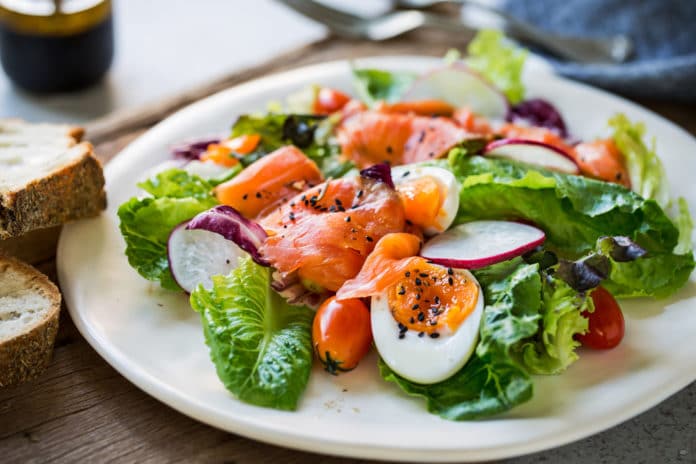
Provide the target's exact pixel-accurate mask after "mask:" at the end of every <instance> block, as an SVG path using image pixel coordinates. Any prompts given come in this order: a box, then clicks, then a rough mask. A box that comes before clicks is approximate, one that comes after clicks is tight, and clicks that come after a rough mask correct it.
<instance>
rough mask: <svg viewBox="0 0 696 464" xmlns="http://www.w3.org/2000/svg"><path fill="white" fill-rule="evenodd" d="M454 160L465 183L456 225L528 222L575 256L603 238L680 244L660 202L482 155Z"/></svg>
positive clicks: (649, 245)
mask: <svg viewBox="0 0 696 464" xmlns="http://www.w3.org/2000/svg"><path fill="white" fill-rule="evenodd" d="M449 162H450V166H451V169H452V171H453V172H454V174H455V175H456V176H457V178H458V179H459V180H460V182H461V185H462V187H461V191H460V202H459V212H458V214H457V218H456V222H457V223H462V222H467V221H472V220H478V219H525V220H529V221H532V222H534V223H535V224H537V225H538V226H539V227H541V228H542V229H543V230H544V231H545V232H546V238H547V242H546V243H547V245H549V246H550V247H551V248H552V249H554V250H555V251H558V252H560V253H561V255H562V256H564V257H570V258H575V257H578V256H580V255H582V254H583V253H587V252H589V251H590V250H592V249H593V248H594V245H595V243H596V241H597V239H598V238H599V237H602V236H615V235H621V236H628V237H629V238H631V239H632V240H634V241H635V242H637V243H638V244H639V245H641V246H642V247H643V248H645V249H646V250H648V252H655V253H671V252H672V250H673V249H674V247H675V245H676V244H677V240H678V237H679V231H678V230H677V228H676V227H675V226H674V224H673V223H672V221H671V220H670V219H669V218H668V217H667V216H666V215H665V213H664V211H663V210H662V209H661V208H660V207H659V206H658V205H657V203H656V202H655V201H654V200H644V199H643V198H641V197H640V196H639V195H637V194H636V193H634V192H631V191H630V190H628V189H626V188H624V187H622V186H620V185H617V184H611V183H607V182H602V181H597V180H593V179H589V178H586V177H580V176H572V175H567V174H561V173H556V172H550V171H544V170H541V169H533V168H529V167H527V166H524V165H522V164H519V163H515V162H512V161H507V160H502V159H490V158H486V157H482V156H452V157H450V158H449Z"/></svg>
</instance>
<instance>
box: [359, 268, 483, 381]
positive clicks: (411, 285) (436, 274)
mask: <svg viewBox="0 0 696 464" xmlns="http://www.w3.org/2000/svg"><path fill="white" fill-rule="evenodd" d="M483 305H484V301H483V294H482V291H481V287H480V285H479V283H478V281H477V280H476V278H474V276H473V275H472V274H471V273H470V272H469V271H467V270H464V269H451V268H447V267H444V266H440V265H438V264H432V263H429V262H427V261H426V260H425V259H419V260H415V261H414V264H413V265H412V266H410V267H409V270H408V271H406V272H404V273H403V275H402V277H401V279H400V280H399V282H397V283H396V284H395V285H393V286H391V287H389V288H388V289H387V290H385V291H384V292H382V293H381V294H380V295H377V296H373V297H372V308H371V318H372V333H373V336H374V341H375V345H376V347H377V351H379V354H380V356H381V357H382V359H383V360H384V362H385V363H386V364H387V365H388V366H389V367H390V368H391V369H392V370H393V371H394V372H396V373H397V374H399V375H401V376H402V377H404V378H406V379H408V380H411V381H413V382H416V383H421V384H431V383H436V382H440V381H442V380H445V379H447V378H449V377H451V376H452V375H454V374H455V373H456V372H457V371H458V370H459V369H461V368H462V367H463V366H464V364H466V362H467V360H468V359H469V358H470V357H471V355H472V353H473V352H474V349H475V348H476V343H477V342H478V334H479V325H480V323H481V316H482V314H483Z"/></svg>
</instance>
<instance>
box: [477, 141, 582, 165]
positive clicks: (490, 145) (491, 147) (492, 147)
mask: <svg viewBox="0 0 696 464" xmlns="http://www.w3.org/2000/svg"><path fill="white" fill-rule="evenodd" d="M513 144H520V145H535V146H538V147H543V148H547V149H549V150H551V151H553V152H555V153H558V154H559V155H561V156H563V157H564V158H567V159H568V160H570V161H571V162H572V163H573V164H574V165H575V167H576V168H577V172H578V173H579V172H580V167H579V166H578V163H577V162H576V161H575V159H574V158H573V157H572V156H570V154H569V153H568V152H566V151H565V150H562V149H560V148H558V147H556V146H554V145H550V144H548V143H544V142H539V141H538V140H529V139H521V138H511V139H499V140H493V141H492V142H489V143H488V145H486V147H485V148H484V149H483V155H484V156H486V155H487V154H488V153H490V152H491V151H493V150H495V149H496V148H499V147H503V146H506V145H513Z"/></svg>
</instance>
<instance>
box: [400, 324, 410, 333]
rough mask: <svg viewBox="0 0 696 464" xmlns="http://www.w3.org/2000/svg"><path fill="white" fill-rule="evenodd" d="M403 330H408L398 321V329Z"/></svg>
mask: <svg viewBox="0 0 696 464" xmlns="http://www.w3.org/2000/svg"><path fill="white" fill-rule="evenodd" d="M405 330H408V329H407V328H406V326H405V325H403V324H402V323H401V322H399V331H400V332H403V331H405Z"/></svg>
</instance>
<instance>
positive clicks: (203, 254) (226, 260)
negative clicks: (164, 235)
mask: <svg viewBox="0 0 696 464" xmlns="http://www.w3.org/2000/svg"><path fill="white" fill-rule="evenodd" d="M187 224H188V222H184V223H182V224H180V225H178V226H177V227H176V228H175V229H174V230H173V231H172V233H171V234H169V240H168V242H167V255H168V258H169V269H170V270H171V271H172V276H174V280H176V283H177V284H179V286H180V287H181V288H183V289H184V291H186V292H187V293H191V292H192V291H193V290H194V289H195V288H196V287H198V285H199V284H203V286H204V287H205V288H211V287H212V285H213V281H212V279H211V277H212V276H214V275H227V274H229V272H230V271H231V270H232V269H234V268H236V267H237V264H238V262H239V258H240V257H242V256H245V255H246V252H245V251H244V250H242V249H241V248H239V247H238V246H237V245H236V244H235V243H234V242H231V241H229V240H227V239H225V238H224V237H223V236H221V235H219V234H216V233H215V232H209V231H207V230H200V229H197V230H189V229H187V228H186V225H187Z"/></svg>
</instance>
